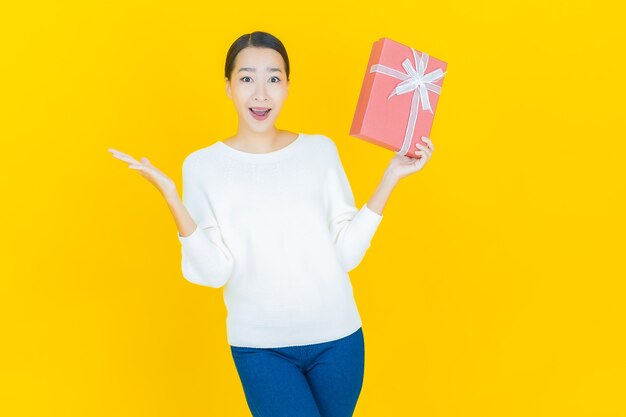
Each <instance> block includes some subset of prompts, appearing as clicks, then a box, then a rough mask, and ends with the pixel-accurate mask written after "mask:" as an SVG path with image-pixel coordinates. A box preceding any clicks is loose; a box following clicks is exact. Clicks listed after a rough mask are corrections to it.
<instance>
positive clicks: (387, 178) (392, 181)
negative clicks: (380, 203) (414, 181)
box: [382, 171, 400, 186]
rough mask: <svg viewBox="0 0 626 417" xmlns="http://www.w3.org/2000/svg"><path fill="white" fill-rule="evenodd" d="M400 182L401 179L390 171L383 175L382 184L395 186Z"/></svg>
mask: <svg viewBox="0 0 626 417" xmlns="http://www.w3.org/2000/svg"><path fill="white" fill-rule="evenodd" d="M398 181H400V178H398V176H397V175H394V174H392V173H391V172H389V171H385V173H384V174H383V179H382V182H384V183H386V184H389V185H392V186H395V185H396V184H397V183H398Z"/></svg>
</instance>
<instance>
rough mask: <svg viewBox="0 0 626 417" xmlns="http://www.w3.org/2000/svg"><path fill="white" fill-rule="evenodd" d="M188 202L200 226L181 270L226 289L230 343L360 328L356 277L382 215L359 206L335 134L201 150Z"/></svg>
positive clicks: (286, 341)
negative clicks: (275, 145) (263, 148)
mask: <svg viewBox="0 0 626 417" xmlns="http://www.w3.org/2000/svg"><path fill="white" fill-rule="evenodd" d="M183 203H184V205H185V207H186V208H187V210H188V211H189V213H190V214H191V216H192V217H193V219H194V221H195V222H196V224H197V225H198V228H196V230H194V232H193V233H192V234H190V235H188V236H185V237H182V236H181V235H180V234H178V239H179V240H180V243H181V245H182V247H181V253H182V261H181V265H182V273H183V276H184V277H185V278H186V279H187V280H188V281H190V282H192V283H195V284H198V285H203V286H208V287H214V288H219V287H223V294H224V303H225V305H226V309H227V312H228V314H227V319H226V327H227V339H228V343H229V344H230V345H232V346H247V347H284V346H296V345H306V344H312V343H321V342H327V341H331V340H336V339H339V338H341V337H344V336H347V335H349V334H351V333H353V332H354V331H356V330H358V328H359V327H361V319H360V316H359V312H358V310H357V306H356V303H355V300H354V296H353V292H352V285H351V283H350V278H349V276H348V272H349V271H350V270H352V269H354V268H356V266H357V265H359V263H360V262H361V260H362V259H363V256H364V255H365V252H366V251H367V249H368V248H369V247H370V241H371V239H372V237H373V236H374V233H375V232H376V230H377V228H378V225H379V223H380V222H381V220H382V217H383V216H382V215H379V214H378V213H375V212H373V211H372V210H370V209H369V207H367V205H366V204H364V205H363V206H362V208H361V209H360V210H358V209H357V208H356V207H355V203H354V197H353V194H352V190H351V187H350V184H349V182H348V178H347V177H346V174H345V171H344V170H343V165H342V163H341V160H340V158H339V154H338V152H337V147H336V145H335V143H334V142H333V141H332V140H331V139H330V138H328V137H327V136H324V135H318V134H304V133H300V134H299V136H298V138H297V139H296V140H295V141H294V142H292V143H290V144H289V145H287V146H286V147H284V148H282V149H279V150H277V151H274V152H269V153H261V154H255V153H248V152H243V151H239V150H236V149H234V148H232V147H230V146H228V145H226V144H225V143H223V142H221V141H219V142H216V143H214V144H213V145H211V146H208V147H206V148H202V149H199V150H197V151H194V152H192V153H191V154H189V156H187V158H185V161H184V162H183Z"/></svg>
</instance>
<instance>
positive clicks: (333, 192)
mask: <svg viewBox="0 0 626 417" xmlns="http://www.w3.org/2000/svg"><path fill="white" fill-rule="evenodd" d="M332 148H333V149H332V152H331V157H330V164H329V169H328V171H327V178H326V180H327V185H328V186H327V189H326V192H327V193H328V194H327V195H328V200H327V208H328V212H327V219H328V224H329V229H330V233H331V237H332V240H333V242H334V244H335V250H336V253H337V256H338V258H339V262H340V264H341V266H342V267H343V269H344V270H345V271H346V272H349V271H351V270H353V269H354V268H356V267H357V266H358V265H359V264H360V263H361V261H362V260H363V257H364V256H365V252H366V251H367V249H368V248H369V247H370V244H371V240H372V238H373V237H374V233H375V232H376V230H377V229H378V225H379V224H380V222H381V220H382V218H383V216H382V215H381V214H378V213H376V212H374V211H372V210H371V209H370V208H369V207H367V204H364V205H363V207H361V209H360V210H358V209H357V208H356V206H355V203H354V195H353V194H352V189H351V187H350V183H349V182H348V178H347V176H346V173H345V171H344V169H343V165H342V163H341V159H340V157H339V153H338V151H337V146H336V145H335V143H334V142H332Z"/></svg>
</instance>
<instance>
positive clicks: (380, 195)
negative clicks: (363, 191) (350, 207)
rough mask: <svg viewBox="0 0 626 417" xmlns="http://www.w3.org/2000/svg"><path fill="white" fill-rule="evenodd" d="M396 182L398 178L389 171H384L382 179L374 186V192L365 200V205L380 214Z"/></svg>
mask: <svg viewBox="0 0 626 417" xmlns="http://www.w3.org/2000/svg"><path fill="white" fill-rule="evenodd" d="M397 184H398V180H397V179H396V178H394V177H393V176H391V175H390V174H389V173H387V172H385V174H384V175H383V178H382V180H381V181H380V183H379V184H378V187H376V190H375V191H374V194H373V195H372V197H371V198H370V200H369V201H368V202H367V206H368V207H369V208H370V209H371V210H372V211H374V212H375V213H377V214H379V215H381V216H382V214H383V209H384V208H385V205H386V204H387V200H389V196H390V195H391V192H392V191H393V189H394V188H395V187H396V185H397Z"/></svg>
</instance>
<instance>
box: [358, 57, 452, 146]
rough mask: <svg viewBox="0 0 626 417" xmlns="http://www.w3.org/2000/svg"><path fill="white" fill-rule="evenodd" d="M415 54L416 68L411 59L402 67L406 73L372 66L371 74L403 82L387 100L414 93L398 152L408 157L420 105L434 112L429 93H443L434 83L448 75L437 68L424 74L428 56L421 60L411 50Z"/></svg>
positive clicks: (376, 65) (404, 62) (379, 65)
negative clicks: (374, 73) (395, 96)
mask: <svg viewBox="0 0 626 417" xmlns="http://www.w3.org/2000/svg"><path fill="white" fill-rule="evenodd" d="M411 51H412V52H413V58H415V68H414V67H413V66H412V65H411V60H410V59H409V58H407V59H405V60H404V61H403V62H402V66H403V67H404V70H405V71H406V73H403V72H400V71H398V70H395V69H393V68H389V67H386V66H384V65H381V64H375V65H372V67H371V68H370V72H379V73H381V74H385V75H389V76H391V77H394V78H397V79H399V80H402V82H400V83H398V84H397V85H396V88H394V90H393V91H392V92H391V94H390V95H389V97H387V100H389V99H390V98H391V97H392V96H394V95H400V94H405V93H408V92H411V91H415V93H413V100H412V101H411V113H410V115H409V123H408V126H407V128H406V131H405V133H404V141H403V142H402V147H401V148H400V150H399V151H398V152H396V153H397V154H399V155H406V153H407V152H408V150H409V145H411V139H412V138H413V132H414V131H415V122H416V121H417V114H418V112H419V103H420V100H421V102H422V109H424V110H429V111H430V112H431V113H432V112H433V110H432V108H431V107H430V100H429V99H428V91H432V92H433V93H435V94H440V93H441V86H438V85H436V84H433V82H434V81H437V80H439V79H440V78H443V76H444V75H445V74H446V73H445V72H444V71H442V70H441V68H437V69H436V70H434V71H431V72H429V73H428V74H424V72H425V71H426V66H427V65H428V54H426V53H425V52H422V56H421V58H418V56H417V51H415V49H413V48H411Z"/></svg>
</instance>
